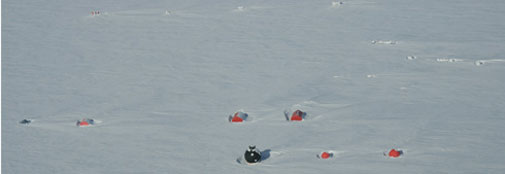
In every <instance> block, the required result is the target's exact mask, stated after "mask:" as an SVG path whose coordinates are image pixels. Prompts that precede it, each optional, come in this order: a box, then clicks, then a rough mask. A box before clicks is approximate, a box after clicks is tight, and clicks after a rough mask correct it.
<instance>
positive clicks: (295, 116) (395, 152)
mask: <svg viewBox="0 0 505 174" xmlns="http://www.w3.org/2000/svg"><path fill="white" fill-rule="evenodd" d="M284 116H285V117H286V120H287V121H303V120H305V119H306V116H307V113H306V112H303V111H301V110H299V109H298V110H295V111H294V112H293V113H291V114H290V113H289V112H284ZM248 117H249V115H248V114H247V113H245V112H243V111H238V112H235V113H234V114H233V115H230V116H228V121H229V122H231V123H242V122H244V121H247V120H248ZM254 147H255V146H250V147H249V149H248V150H247V151H246V153H245V154H244V159H245V160H246V161H247V163H249V164H251V163H257V162H259V161H258V160H257V159H258V158H260V157H258V156H261V154H260V153H259V152H257V149H256V151H255V153H254V154H257V155H256V156H255V155H253V156H250V155H251V153H252V150H251V149H254ZM334 155H335V152H333V151H323V152H320V153H319V154H317V155H316V157H317V158H319V159H330V158H333V157H334ZM402 155H403V151H402V150H399V149H391V150H389V151H388V152H384V156H387V157H390V158H398V157H400V156H402ZM253 157H254V158H253Z"/></svg>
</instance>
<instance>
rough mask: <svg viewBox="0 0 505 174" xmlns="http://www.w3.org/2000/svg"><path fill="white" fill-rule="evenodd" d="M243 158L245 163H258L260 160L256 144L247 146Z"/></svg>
mask: <svg viewBox="0 0 505 174" xmlns="http://www.w3.org/2000/svg"><path fill="white" fill-rule="evenodd" d="M244 159H245V161H247V163H258V162H260V161H261V152H260V151H259V150H258V149H256V146H249V149H247V151H245V153H244Z"/></svg>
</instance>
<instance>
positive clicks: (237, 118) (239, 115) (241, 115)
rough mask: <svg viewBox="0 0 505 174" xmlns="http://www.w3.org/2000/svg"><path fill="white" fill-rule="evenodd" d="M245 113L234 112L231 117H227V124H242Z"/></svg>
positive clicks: (245, 116) (245, 117) (245, 118)
mask: <svg viewBox="0 0 505 174" xmlns="http://www.w3.org/2000/svg"><path fill="white" fill-rule="evenodd" d="M247 117H248V115H247V113H244V112H240V111H239V112H235V114H234V115H233V117H232V116H231V115H230V116H228V121H229V122H243V121H246V120H247Z"/></svg>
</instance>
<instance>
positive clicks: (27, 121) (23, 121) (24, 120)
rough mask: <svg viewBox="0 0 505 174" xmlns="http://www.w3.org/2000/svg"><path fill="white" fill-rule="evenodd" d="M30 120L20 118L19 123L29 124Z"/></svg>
mask: <svg viewBox="0 0 505 174" xmlns="http://www.w3.org/2000/svg"><path fill="white" fill-rule="evenodd" d="M31 122H32V120H29V119H23V120H21V121H20V122H19V123H20V124H30V123H31Z"/></svg>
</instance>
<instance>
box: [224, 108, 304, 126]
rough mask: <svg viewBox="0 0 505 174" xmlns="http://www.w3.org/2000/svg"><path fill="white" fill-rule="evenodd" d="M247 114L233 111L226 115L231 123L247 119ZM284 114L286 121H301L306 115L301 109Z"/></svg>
mask: <svg viewBox="0 0 505 174" xmlns="http://www.w3.org/2000/svg"><path fill="white" fill-rule="evenodd" d="M248 116H249V115H248V114H247V113H245V112H242V111H238V112H235V113H234V114H233V116H232V115H230V116H228V121H229V122H232V123H241V122H244V121H247V119H248ZM284 116H285V117H286V120H287V121H303V120H305V117H306V116H307V113H306V112H303V111H301V110H296V111H294V112H293V113H292V114H291V116H289V113H287V112H286V113H284Z"/></svg>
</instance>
